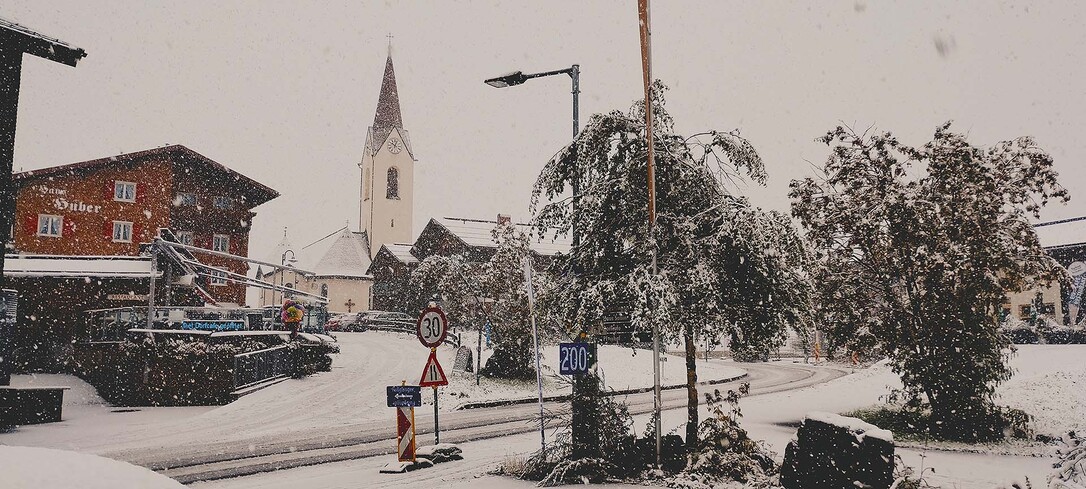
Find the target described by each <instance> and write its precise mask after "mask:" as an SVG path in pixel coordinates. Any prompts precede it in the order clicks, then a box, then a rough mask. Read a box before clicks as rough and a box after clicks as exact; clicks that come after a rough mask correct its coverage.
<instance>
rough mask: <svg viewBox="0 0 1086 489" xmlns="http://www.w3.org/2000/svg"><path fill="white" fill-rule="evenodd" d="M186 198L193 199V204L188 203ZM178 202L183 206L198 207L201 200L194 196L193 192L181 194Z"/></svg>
mask: <svg viewBox="0 0 1086 489" xmlns="http://www.w3.org/2000/svg"><path fill="white" fill-rule="evenodd" d="M186 197H192V202H186V199H185V198H186ZM178 200H179V202H180V204H181V205H189V206H193V205H197V204H199V203H200V198H199V197H197V196H196V194H194V193H192V192H181V193H180V194H179V196H178Z"/></svg>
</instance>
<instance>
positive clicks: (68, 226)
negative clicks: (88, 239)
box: [60, 216, 75, 236]
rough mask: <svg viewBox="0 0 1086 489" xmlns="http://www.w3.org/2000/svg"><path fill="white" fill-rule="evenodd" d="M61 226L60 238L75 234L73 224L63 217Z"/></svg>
mask: <svg viewBox="0 0 1086 489" xmlns="http://www.w3.org/2000/svg"><path fill="white" fill-rule="evenodd" d="M60 220H61V226H62V229H63V231H61V232H60V234H61V235H62V236H71V235H72V233H74V232H75V222H73V221H72V220H71V219H68V218H66V217H64V216H61V218H60Z"/></svg>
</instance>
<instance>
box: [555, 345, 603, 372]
mask: <svg viewBox="0 0 1086 489" xmlns="http://www.w3.org/2000/svg"><path fill="white" fill-rule="evenodd" d="M558 362H559V363H558V373H560V374H562V375H576V374H586V373H588V369H589V368H591V367H592V365H593V364H595V363H596V345H595V344H592V343H559V345H558Z"/></svg>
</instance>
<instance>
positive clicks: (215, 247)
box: [211, 234, 230, 253]
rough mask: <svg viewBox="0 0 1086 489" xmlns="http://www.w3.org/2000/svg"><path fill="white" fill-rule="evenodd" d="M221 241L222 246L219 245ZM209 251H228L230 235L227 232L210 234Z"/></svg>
mask: <svg viewBox="0 0 1086 489" xmlns="http://www.w3.org/2000/svg"><path fill="white" fill-rule="evenodd" d="M220 243H222V244H223V246H219V244H220ZM211 251H221V252H223V253H229V252H230V235H229V234H215V235H212V236H211Z"/></svg>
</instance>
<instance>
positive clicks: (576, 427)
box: [484, 65, 599, 458]
mask: <svg viewBox="0 0 1086 489" xmlns="http://www.w3.org/2000/svg"><path fill="white" fill-rule="evenodd" d="M561 74H566V75H569V77H570V79H571V80H572V82H573V87H572V90H571V92H572V93H573V146H572V156H573V178H572V180H573V185H572V187H573V201H572V202H573V209H572V211H573V212H572V214H573V215H574V216H576V215H577V208H578V207H579V205H578V204H579V203H580V202H579V201H580V198H581V172H580V168H579V165H578V164H577V141H576V139H577V134H578V133H579V132H580V120H579V110H580V104H579V103H578V96H579V95H580V93H581V86H580V75H581V65H573V66H570V67H569V68H566V69H562V70H554V71H544V72H542V73H528V74H525V73H524V72H521V71H514V72H512V73H507V74H505V75H501V76H498V77H494V78H490V79H487V80H484V82H485V83H486V84H487V85H490V86H492V87H494V88H506V87H511V86H514V85H520V84H522V83H524V82H526V81H528V80H531V79H532V78H541V77H544V76H552V75H561ZM577 228H578V226H577V220H576V218H574V220H573V222H572V223H571V224H570V230H571V231H572V232H573V250H577V249H578V248H579V247H580V245H581V235H580V233H579V232H578V229H577ZM572 256H576V255H575V254H574V255H572ZM571 265H572V266H573V270H572V271H573V273H574V274H578V273H579V272H580V269H579V267H578V266H577V262H576V259H574V260H573V261H572V263H571ZM582 331H583V330H582ZM577 337H578V339H581V338H584V334H583V333H582V334H579V335H577ZM537 363H538V358H537ZM598 382H599V380H598V379H595V378H593V379H591V380H588V379H585V378H584V376H583V375H579V376H576V377H575V379H574V381H573V398H572V399H571V404H572V412H573V413H572V414H573V423H572V424H573V426H572V428H573V456H574V458H583V457H590V456H593V455H594V454H593V453H592V451H593V450H598V446H599V437H598V435H597V432H596V430H595V425H594V424H593V423H594V422H595V420H592V419H588V416H587V415H586V413H585V412H584V411H585V408H584V406H579V405H578V404H579V403H582V402H583V397H584V396H585V395H595V394H598V391H599V386H598ZM590 393H591V394H590Z"/></svg>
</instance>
